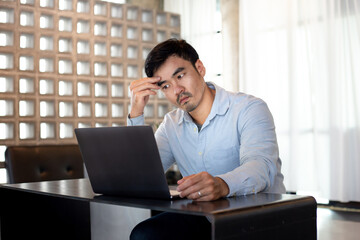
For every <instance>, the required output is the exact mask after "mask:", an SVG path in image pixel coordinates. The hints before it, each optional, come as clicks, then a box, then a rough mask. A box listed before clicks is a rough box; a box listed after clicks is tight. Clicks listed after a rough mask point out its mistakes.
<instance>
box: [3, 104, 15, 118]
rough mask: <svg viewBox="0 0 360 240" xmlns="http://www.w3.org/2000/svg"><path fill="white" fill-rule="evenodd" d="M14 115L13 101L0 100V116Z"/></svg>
mask: <svg viewBox="0 0 360 240" xmlns="http://www.w3.org/2000/svg"><path fill="white" fill-rule="evenodd" d="M13 115H14V101H13V100H0V117H6V116H13Z"/></svg>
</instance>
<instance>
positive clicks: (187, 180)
mask: <svg viewBox="0 0 360 240" xmlns="http://www.w3.org/2000/svg"><path fill="white" fill-rule="evenodd" d="M201 180H202V174H201V173H197V174H193V175H189V176H186V177H184V178H183V179H181V180H179V181H178V185H179V186H178V187H177V190H178V191H179V192H181V191H184V190H185V189H187V188H189V187H190V186H192V185H195V184H197V183H198V182H200V181H201Z"/></svg>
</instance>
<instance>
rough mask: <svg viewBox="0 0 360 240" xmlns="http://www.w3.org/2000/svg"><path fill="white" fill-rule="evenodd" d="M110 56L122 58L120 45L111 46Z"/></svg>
mask: <svg viewBox="0 0 360 240" xmlns="http://www.w3.org/2000/svg"><path fill="white" fill-rule="evenodd" d="M110 55H111V57H122V46H121V44H111V47H110Z"/></svg>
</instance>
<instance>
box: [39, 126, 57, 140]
mask: <svg viewBox="0 0 360 240" xmlns="http://www.w3.org/2000/svg"><path fill="white" fill-rule="evenodd" d="M40 138H41V139H52V138H55V123H45V122H42V123H40Z"/></svg>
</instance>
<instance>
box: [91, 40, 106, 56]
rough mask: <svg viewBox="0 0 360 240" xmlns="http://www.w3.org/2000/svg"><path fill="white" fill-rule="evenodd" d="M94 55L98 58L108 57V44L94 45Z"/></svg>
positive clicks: (99, 43) (98, 43) (97, 43)
mask: <svg viewBox="0 0 360 240" xmlns="http://www.w3.org/2000/svg"><path fill="white" fill-rule="evenodd" d="M94 54H95V55H96V56H106V43H104V42H96V43H95V44H94Z"/></svg>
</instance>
